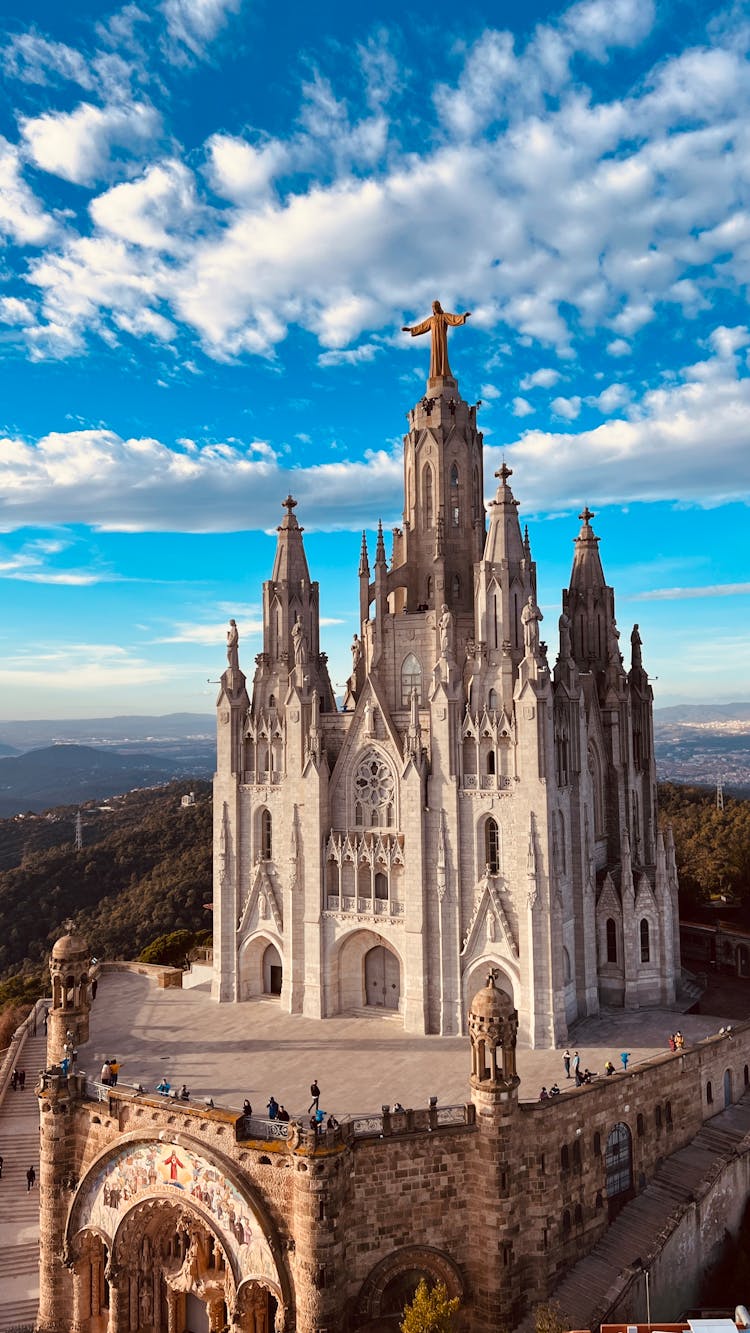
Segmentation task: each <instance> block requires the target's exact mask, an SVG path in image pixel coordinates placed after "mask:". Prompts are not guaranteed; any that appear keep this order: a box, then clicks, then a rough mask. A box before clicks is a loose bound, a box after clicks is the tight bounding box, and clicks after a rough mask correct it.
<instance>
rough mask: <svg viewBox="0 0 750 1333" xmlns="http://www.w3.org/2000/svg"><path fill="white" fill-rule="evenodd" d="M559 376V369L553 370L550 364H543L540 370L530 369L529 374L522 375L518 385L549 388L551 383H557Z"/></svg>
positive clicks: (528, 387) (529, 387)
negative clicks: (545, 365)
mask: <svg viewBox="0 0 750 1333" xmlns="http://www.w3.org/2000/svg"><path fill="white" fill-rule="evenodd" d="M559 378H560V372H559V370H553V369H552V367H551V366H547V367H544V366H543V367H542V368H541V369H540V370H534V371H532V373H531V374H530V375H524V377H523V379H522V380H521V384H520V386H519V387H520V388H521V389H537V388H541V389H550V388H551V387H552V385H553V384H557V381H558V380H559Z"/></svg>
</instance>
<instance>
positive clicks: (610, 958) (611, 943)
mask: <svg viewBox="0 0 750 1333" xmlns="http://www.w3.org/2000/svg"><path fill="white" fill-rule="evenodd" d="M607 962H608V963H616V962H617V922H616V921H615V919H614V917H611V916H610V917H607Z"/></svg>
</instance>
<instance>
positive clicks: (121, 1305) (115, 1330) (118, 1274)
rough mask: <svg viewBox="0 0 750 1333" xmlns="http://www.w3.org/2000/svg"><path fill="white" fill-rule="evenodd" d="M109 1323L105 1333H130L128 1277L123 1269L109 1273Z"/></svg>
mask: <svg viewBox="0 0 750 1333" xmlns="http://www.w3.org/2000/svg"><path fill="white" fill-rule="evenodd" d="M108 1280H109V1323H108V1325H107V1333H130V1275H129V1274H128V1273H126V1272H125V1271H124V1270H123V1269H115V1270H112V1269H111V1268H110V1271H109V1278H108Z"/></svg>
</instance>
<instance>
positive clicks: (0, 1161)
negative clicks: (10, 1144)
mask: <svg viewBox="0 0 750 1333" xmlns="http://www.w3.org/2000/svg"><path fill="white" fill-rule="evenodd" d="M2 1178H3V1155H2V1153H0V1180H2Z"/></svg>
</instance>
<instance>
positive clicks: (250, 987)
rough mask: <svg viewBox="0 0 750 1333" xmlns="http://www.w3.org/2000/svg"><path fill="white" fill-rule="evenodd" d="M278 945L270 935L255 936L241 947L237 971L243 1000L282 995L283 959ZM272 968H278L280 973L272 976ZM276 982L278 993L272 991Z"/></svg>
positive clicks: (240, 995)
mask: <svg viewBox="0 0 750 1333" xmlns="http://www.w3.org/2000/svg"><path fill="white" fill-rule="evenodd" d="M278 943H279V942H278V941H277V940H274V939H273V938H272V937H271V936H270V935H253V937H252V938H251V939H249V940H245V941H244V942H243V944H242V945H241V947H240V954H239V959H238V969H237V987H238V991H239V997H240V999H241V1000H252V999H254V998H255V997H256V996H260V995H275V994H280V980H281V978H280V976H279V972H280V970H281V967H282V959H281V954H280V952H279V947H278ZM272 966H273V967H274V968H278V969H279V972H274V973H273V974H272V973H271V967H272ZM274 982H278V983H279V991H278V992H277V991H274V990H272V989H271V987H272V984H273V983H274Z"/></svg>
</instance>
